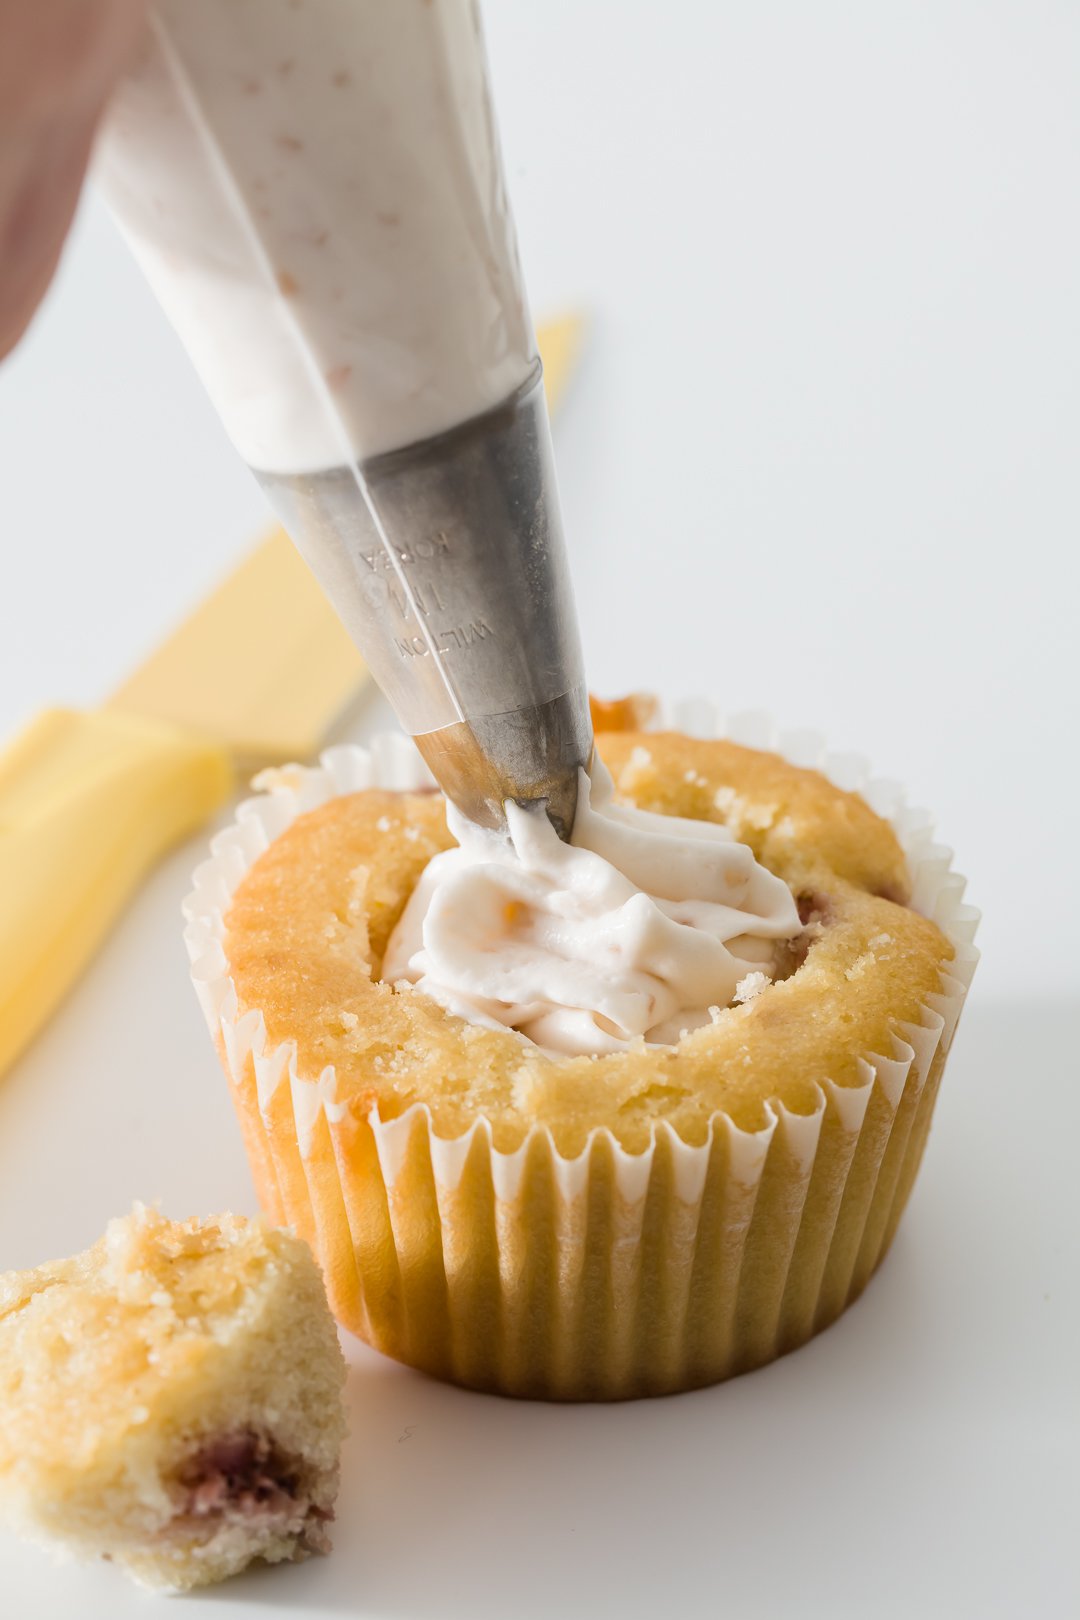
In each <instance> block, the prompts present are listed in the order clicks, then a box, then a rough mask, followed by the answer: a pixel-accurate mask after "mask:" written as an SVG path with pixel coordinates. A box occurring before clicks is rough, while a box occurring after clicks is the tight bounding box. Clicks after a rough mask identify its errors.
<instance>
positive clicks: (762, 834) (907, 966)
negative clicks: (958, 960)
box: [225, 732, 950, 1154]
mask: <svg viewBox="0 0 1080 1620" xmlns="http://www.w3.org/2000/svg"><path fill="white" fill-rule="evenodd" d="M599 746H600V751H601V753H602V755H603V757H604V759H605V761H606V763H607V765H608V767H609V769H610V770H611V772H612V776H613V778H614V783H615V788H616V792H617V795H618V798H619V800H620V801H621V802H622V803H624V804H627V805H632V806H637V807H639V808H641V809H643V810H647V811H651V812H655V813H657V814H658V815H660V816H668V817H672V816H676V817H685V818H689V819H692V820H694V821H697V822H706V823H712V824H715V825H716V826H717V828H720V827H726V828H727V829H728V832H729V834H730V835H731V836H732V837H733V838H734V839H735V840H736V841H738V842H739V843H741V844H744V845H745V846H746V847H747V848H748V849H749V851H751V852H752V855H753V857H754V859H755V860H756V861H757V862H759V863H760V865H761V866H762V867H763V868H765V870H766V872H767V873H769V874H771V875H772V877H773V878H774V879H777V880H779V881H780V883H782V885H783V886H784V887H785V889H786V891H787V893H788V895H789V896H790V898H791V904H792V907H793V909H794V914H795V916H796V917H797V924H796V926H795V928H794V930H793V931H791V932H790V934H789V936H788V937H787V939H786V941H781V942H780V943H779V948H778V949H777V951H776V953H775V957H774V959H773V960H771V961H770V962H769V964H768V971H767V973H766V972H764V971H763V972H762V979H763V981H764V982H763V983H762V982H754V981H753V980H751V982H750V983H746V982H745V980H746V978H750V975H746V976H744V979H743V980H741V981H740V983H741V984H742V989H743V999H739V1000H733V1001H731V1002H729V1003H728V1004H727V1005H723V1006H720V1005H717V1006H715V1008H714V1010H713V1011H712V1013H711V1014H710V1021H709V1022H708V1023H707V1024H704V1025H702V1026H701V1027H698V1028H695V1029H691V1030H689V1032H688V1033H687V1034H685V1035H684V1036H682V1037H681V1038H679V1039H677V1040H675V1041H673V1042H671V1043H670V1044H663V1045H656V1044H649V1043H648V1042H646V1041H644V1040H639V1041H636V1042H634V1041H632V1042H630V1043H628V1044H626V1045H625V1046H622V1047H620V1049H618V1050H615V1051H610V1052H604V1053H602V1054H600V1055H595V1054H594V1055H582V1056H575V1055H569V1056H559V1057H556V1058H553V1057H551V1056H550V1055H549V1054H548V1053H546V1052H545V1051H544V1050H542V1049H541V1048H540V1047H539V1046H538V1045H537V1044H536V1043H534V1042H531V1041H530V1040H528V1039H527V1037H526V1036H524V1035H522V1034H521V1033H518V1032H515V1031H514V1030H513V1029H507V1028H490V1027H485V1026H483V1025H481V1024H480V1023H479V1022H477V1021H471V1020H470V1019H468V1018H464V1017H461V1016H458V1014H457V1013H455V1012H454V1011H452V1010H449V1009H448V1008H447V1007H446V1006H444V1005H441V1004H440V1003H439V1001H437V1000H435V999H434V998H433V997H431V996H429V995H425V994H424V993H423V991H422V990H417V989H415V988H414V989H402V988H396V987H395V986H394V985H393V984H392V983H389V982H387V981H386V979H385V978H384V977H383V958H384V953H385V951H386V948H387V943H388V941H389V940H390V938H391V935H392V933H393V931H394V929H395V927H396V926H397V924H398V922H399V919H400V918H401V916H402V914H403V912H404V910H405V908H406V905H407V904H408V902H409V899H410V896H412V895H413V893H414V891H415V890H416V888H417V885H418V884H419V883H420V881H421V878H422V874H423V873H424V871H425V868H426V867H427V866H428V863H429V862H430V861H431V859H432V858H433V857H434V856H436V855H437V854H439V853H440V852H442V851H445V850H447V849H449V848H450V847H451V845H452V843H453V840H452V837H451V835H450V833H449V831H448V829H447V825H446V815H445V810H444V806H443V803H442V800H441V799H440V798H439V797H438V796H435V795H430V794H394V793H384V792H379V791H369V792H362V793H358V794H351V795H346V796H343V797H341V798H337V799H334V800H331V801H330V802H329V803H327V804H326V805H324V806H322V807H321V808H320V809H317V810H314V811H312V812H310V813H308V814H307V815H303V816H301V817H299V818H298V819H297V820H296V821H294V822H293V823H292V825H291V826H289V827H288V828H287V829H286V830H285V831H284V832H283V833H282V834H281V836H280V837H279V838H277V839H276V840H275V841H274V843H273V844H272V845H271V846H270V848H269V849H268V850H267V851H266V852H265V853H264V854H263V855H262V856H261V857H260V858H259V859H258V860H257V861H256V862H255V864H254V865H253V867H252V869H251V870H250V871H249V872H248V874H247V875H246V877H245V878H244V880H243V881H242V883H241V884H240V886H239V888H238V890H237V892H236V894H235V895H234V897H233V901H232V905H231V908H230V910H229V912H228V915H227V918H226V930H225V955H226V958H227V961H228V964H229V969H230V973H231V976H232V980H233V983H234V984H235V987H236V992H237V996H238V998H239V1003H240V1009H239V1010H240V1013H241V1014H242V1013H243V1011H244V1009H245V1008H250V1009H258V1010H260V1011H261V1012H262V1014H263V1017H264V1019H265V1022H266V1030H267V1038H268V1041H269V1043H270V1044H271V1045H275V1044H277V1043H279V1042H286V1041H292V1042H295V1045H296V1051H297V1072H298V1073H299V1074H300V1075H301V1076H306V1077H308V1078H310V1079H317V1078H318V1077H319V1076H321V1075H323V1074H324V1072H325V1071H326V1070H327V1069H328V1067H330V1066H332V1067H333V1070H334V1076H335V1082H334V1103H335V1107H336V1108H338V1109H339V1110H340V1109H346V1110H350V1111H354V1112H356V1113H357V1114H358V1115H366V1113H367V1112H368V1111H369V1110H370V1109H371V1107H372V1106H373V1105H374V1104H376V1103H377V1105H378V1109H379V1113H380V1116H381V1117H382V1118H384V1119H385V1118H388V1117H393V1116H395V1115H398V1114H400V1113H402V1112H404V1111H405V1110H406V1109H407V1108H408V1107H410V1106H411V1105H412V1104H413V1103H416V1102H422V1103H425V1104H426V1105H427V1106H428V1108H429V1109H430V1111H431V1116H432V1121H433V1125H434V1128H435V1131H436V1134H438V1135H441V1136H456V1135H459V1134H462V1133H463V1132H464V1131H466V1130H467V1129H468V1128H469V1126H470V1125H471V1124H472V1123H473V1122H474V1121H475V1120H476V1119H477V1118H478V1117H483V1118H485V1119H486V1120H488V1121H489V1122H490V1125H491V1128H492V1132H493V1139H494V1142H495V1144H496V1146H498V1147H500V1148H502V1149H506V1150H508V1149H512V1148H514V1147H516V1146H517V1145H518V1144H519V1143H520V1142H521V1141H522V1140H523V1139H524V1137H525V1135H526V1134H527V1133H528V1131H529V1130H530V1128H531V1127H532V1126H533V1125H537V1124H539V1125H542V1126H547V1127H548V1128H549V1129H550V1130H551V1132H552V1133H553V1136H554V1139H555V1141H556V1144H557V1145H558V1147H559V1149H560V1151H562V1152H563V1153H566V1154H573V1153H576V1152H578V1151H580V1149H581V1147H582V1146H583V1144H584V1142H585V1140H586V1138H587V1137H588V1135H589V1133H590V1131H592V1130H594V1129H595V1128H597V1127H599V1126H606V1127H608V1128H609V1129H610V1130H611V1131H612V1133H613V1135H614V1136H615V1138H616V1140H617V1141H618V1142H619V1143H621V1144H622V1145H623V1146H624V1147H626V1148H629V1149H631V1150H638V1149H640V1148H641V1147H643V1146H645V1145H646V1144H647V1142H648V1140H649V1138H650V1135H651V1131H652V1128H653V1126H654V1125H655V1123H656V1122H657V1121H658V1120H660V1119H663V1120H666V1121H667V1122H668V1123H669V1124H670V1125H672V1126H673V1127H674V1129H675V1130H676V1131H677V1132H678V1133H679V1135H680V1136H682V1138H683V1139H684V1140H686V1141H687V1142H690V1143H696V1142H701V1141H702V1140H704V1138H705V1136H706V1134H707V1131H708V1128H709V1121H710V1119H711V1118H712V1117H713V1116H714V1115H715V1114H716V1113H717V1112H721V1111H722V1112H726V1113H727V1114H728V1115H729V1116H730V1117H731V1118H732V1119H733V1120H734V1122H735V1123H736V1124H737V1125H739V1126H741V1127H743V1128H748V1129H753V1128H756V1127H758V1126H759V1125H760V1124H761V1123H762V1121H763V1119H764V1117H765V1110H766V1105H767V1104H769V1103H770V1102H772V1101H774V1100H775V1101H779V1102H781V1103H783V1104H784V1105H786V1106H787V1107H789V1108H792V1109H795V1110H796V1111H798V1112H808V1111H812V1110H813V1109H814V1107H815V1106H816V1104H817V1100H818V1098H819V1095H820V1090H819V1088H820V1081H821V1078H822V1077H823V1076H828V1077H829V1078H830V1079H832V1080H833V1081H834V1082H835V1083H836V1084H838V1085H841V1086H845V1085H857V1084H859V1083H860V1068H859V1061H860V1055H861V1054H863V1053H868V1052H873V1051H883V1050H884V1051H888V1050H889V1049H890V1042H891V1038H892V1029H893V1026H894V1024H895V1022H896V1021H897V1020H901V1021H903V1020H905V1019H916V1020H917V1018H918V1016H919V1010H920V1008H921V1007H922V1005H923V1004H924V1002H925V998H926V997H927V995H932V994H933V993H934V992H935V991H936V990H937V989H938V987H939V970H940V968H941V966H942V964H943V963H944V962H945V961H946V960H947V959H948V957H949V955H950V947H949V945H948V942H947V941H946V940H945V938H944V936H943V935H942V934H941V933H940V931H939V930H938V929H937V928H936V927H935V925H934V924H933V923H931V922H930V921H928V920H927V919H926V918H923V917H921V916H919V915H917V914H916V913H915V912H913V911H912V910H911V909H910V908H909V907H908V906H907V903H906V902H907V900H908V898H909V888H908V876H907V871H906V866H905V861H904V856H903V852H902V850H901V848H900V846H899V844H898V842H897V840H896V837H895V834H894V833H893V831H892V829H891V828H890V827H889V826H888V824H887V823H886V822H885V821H883V820H882V819H881V818H880V817H878V816H877V815H875V813H874V812H873V811H872V810H871V809H870V808H869V806H868V805H867V804H866V803H865V802H864V801H863V800H862V799H861V798H859V797H858V796H857V795H855V794H852V793H847V792H844V791H843V790H841V789H839V788H837V787H835V786H833V785H832V784H831V783H829V782H827V781H826V780H825V779H824V778H823V777H822V776H820V775H819V774H818V773H817V772H814V771H809V770H804V769H801V768H799V767H796V766H793V765H790V764H788V763H786V762H785V761H783V760H782V759H780V758H779V757H778V756H776V755H773V754H768V753H762V752H758V751H756V750H751V749H745V748H742V747H739V746H737V745H735V744H733V743H729V742H722V741H717V740H700V739H694V738H690V737H686V736H683V735H681V734H678V733H673V732H668V733H643V732H619V733H612V734H607V735H604V736H602V737H601V738H600V744H599ZM755 991H756V992H758V993H754V992H755Z"/></svg>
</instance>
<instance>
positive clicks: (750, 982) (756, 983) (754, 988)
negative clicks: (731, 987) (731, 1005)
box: [733, 973, 772, 1002]
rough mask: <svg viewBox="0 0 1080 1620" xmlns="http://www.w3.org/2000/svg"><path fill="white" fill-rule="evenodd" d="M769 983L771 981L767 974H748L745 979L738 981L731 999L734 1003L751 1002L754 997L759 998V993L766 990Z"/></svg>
mask: <svg viewBox="0 0 1080 1620" xmlns="http://www.w3.org/2000/svg"><path fill="white" fill-rule="evenodd" d="M771 983H772V980H771V979H770V978H769V975H768V974H767V973H748V974H747V975H746V977H745V979H740V980H739V982H738V984H737V985H736V986H735V995H734V998H733V999H734V1000H735V1001H736V1002H744V1001H753V999H754V997H755V996H760V994H761V992H762V991H763V990H767V989H768V988H769V985H770V984H771Z"/></svg>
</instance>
